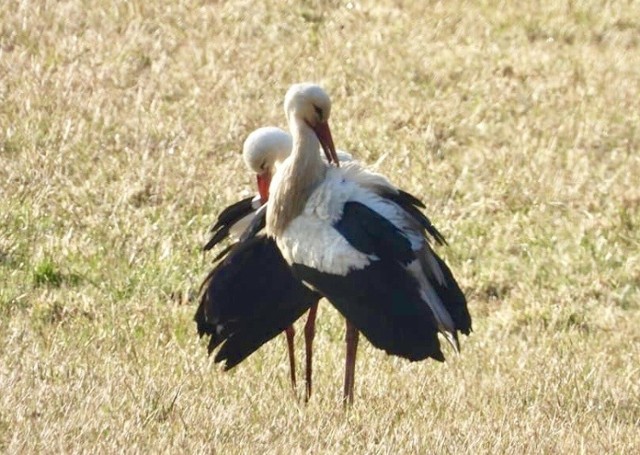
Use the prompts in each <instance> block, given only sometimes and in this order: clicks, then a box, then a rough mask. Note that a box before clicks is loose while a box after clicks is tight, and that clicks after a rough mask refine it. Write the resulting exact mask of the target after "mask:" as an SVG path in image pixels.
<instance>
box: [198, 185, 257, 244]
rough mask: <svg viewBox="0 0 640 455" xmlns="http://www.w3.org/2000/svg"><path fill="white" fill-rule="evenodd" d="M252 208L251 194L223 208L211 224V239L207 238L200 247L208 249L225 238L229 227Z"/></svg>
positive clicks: (250, 211)
mask: <svg viewBox="0 0 640 455" xmlns="http://www.w3.org/2000/svg"><path fill="white" fill-rule="evenodd" d="M254 210H255V207H254V206H253V197H251V196H250V197H247V198H244V199H242V200H240V201H238V202H236V203H234V204H231V205H230V206H229V207H227V208H226V209H224V210H223V211H222V212H221V213H220V215H218V219H217V220H216V222H215V224H214V225H213V226H211V230H210V232H211V239H209V241H208V242H207V243H206V244H205V246H204V247H202V249H203V250H204V251H209V250H210V249H211V248H213V247H214V246H215V245H217V244H218V243H220V242H221V241H222V240H224V239H226V238H227V237H228V236H229V232H230V230H231V228H232V227H233V226H234V225H235V224H236V223H238V222H239V221H240V220H242V219H243V218H244V217H246V216H247V215H249V214H251V213H252V212H253V211H254Z"/></svg>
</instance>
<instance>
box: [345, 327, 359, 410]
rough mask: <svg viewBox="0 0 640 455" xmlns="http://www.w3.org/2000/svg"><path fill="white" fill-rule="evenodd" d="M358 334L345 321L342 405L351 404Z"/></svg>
mask: <svg viewBox="0 0 640 455" xmlns="http://www.w3.org/2000/svg"><path fill="white" fill-rule="evenodd" d="M359 336H360V333H359V332H358V329H356V327H355V326H354V325H353V324H351V323H350V322H349V321H347V335H346V341H347V358H346V361H345V372H344V397H343V400H344V404H345V405H350V404H353V387H354V385H355V375H356V353H357V351H358V337H359Z"/></svg>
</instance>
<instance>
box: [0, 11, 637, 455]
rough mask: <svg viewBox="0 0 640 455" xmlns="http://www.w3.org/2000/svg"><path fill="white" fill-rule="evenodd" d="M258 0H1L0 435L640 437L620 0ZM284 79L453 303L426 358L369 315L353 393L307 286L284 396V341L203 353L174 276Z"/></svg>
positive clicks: (43, 442) (143, 438) (92, 446)
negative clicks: (375, 189)
mask: <svg viewBox="0 0 640 455" xmlns="http://www.w3.org/2000/svg"><path fill="white" fill-rule="evenodd" d="M256 3H258V2H249V1H231V2H207V1H196V0H178V1H161V0H151V1H148V2H106V1H98V2H86V1H81V0H67V1H48V0H43V1H30V0H21V1H18V0H7V1H5V2H2V4H1V5H0V196H1V197H0V283H2V284H1V286H0V321H1V330H0V390H2V393H1V394H0V451H2V452H7V453H16V452H20V453H25V452H60V451H65V452H80V451H87V452H88V451H103V452H115V451H121V450H127V451H132V452H138V451H139V452H151V451H160V450H162V451H182V452H215V453H242V452H247V451H249V450H251V451H253V450H255V449H259V450H262V451H264V452H269V453H271V452H273V453H282V452H295V453H298V452H312V451H313V452H323V453H340V452H361V453H362V452H366V453H411V452H421V453H425V452H429V453H431V452H437V453H444V452H455V453H459V452H469V453H541V452H543V453H557V452H565V453H576V452H577V453H636V452H637V451H638V450H639V449H640V432H639V431H638V428H639V426H640V385H639V384H640V370H639V366H638V365H639V364H638V358H640V332H639V331H638V326H639V325H640V306H639V304H638V301H639V298H640V293H639V288H640V236H639V234H638V233H639V232H640V190H639V187H638V181H640V158H639V155H638V150H639V146H640V137H639V131H638V125H640V109H638V101H637V100H638V99H640V53H639V52H638V47H639V45H640V21H639V20H638V19H636V18H638V17H640V6H639V4H638V3H636V2H622V1H620V2H597V1H589V0H584V1H579V0H572V1H564V2H547V1H542V2H536V3H532V4H524V3H522V2H517V4H515V3H513V4H512V3H508V2H486V1H485V2H461V1H449V2H437V1H433V2H419V1H413V2H410V1H382V2H373V1H371V2H369V1H348V2H347V1H345V2H338V1H331V2H320V1H312V0H306V1H287V2H260V4H256ZM302 80H316V81H319V82H321V83H323V84H324V85H325V87H326V88H327V90H328V91H329V92H330V93H331V95H332V98H333V101H334V109H333V113H332V116H333V117H332V128H333V132H334V138H335V140H336V144H337V146H338V147H340V148H343V149H347V150H350V151H351V152H353V153H354V154H355V155H356V156H357V157H359V158H361V159H362V160H364V161H367V162H370V163H372V162H374V161H375V160H377V159H378V158H380V157H382V156H385V160H384V162H383V163H382V165H381V169H382V171H383V172H385V173H386V174H387V175H388V176H390V177H391V178H392V179H393V180H394V181H396V182H398V183H400V184H401V186H403V187H404V188H405V189H407V190H409V191H411V192H413V193H416V194H419V195H422V196H423V197H424V198H425V200H426V202H427V205H428V208H429V210H428V212H429V214H430V216H431V217H432V219H433V220H434V222H435V223H436V224H437V225H438V226H439V227H440V228H441V230H442V231H443V233H444V234H445V236H446V237H447V238H448V240H449V241H450V243H451V245H452V246H451V247H450V248H448V249H443V250H441V251H442V254H443V255H444V256H446V258H447V260H448V261H449V262H450V264H451V266H452V268H453V270H454V271H455V273H456V275H457V276H458V277H459V280H460V282H461V284H462V285H463V287H464V289H465V291H466V292H467V294H468V296H469V298H470V302H471V303H470V304H471V308H472V311H473V315H474V317H475V333H474V334H473V336H471V337H470V338H469V339H468V340H464V343H463V353H462V355H461V356H459V357H454V356H453V355H451V354H450V353H449V361H448V362H447V363H446V364H444V365H437V364H435V363H434V362H422V363H417V364H411V363H407V362H404V361H401V360H398V359H393V358H389V357H386V356H385V355H384V354H382V353H381V352H378V351H375V350H374V349H372V348H371V346H369V345H368V344H367V343H363V347H362V350H361V352H360V355H359V361H358V366H357V376H356V403H355V406H354V407H353V409H351V410H350V411H349V412H343V411H342V409H341V407H340V406H339V403H340V390H341V381H342V362H343V341H342V338H343V336H344V334H343V326H342V322H341V320H340V318H339V317H338V315H337V314H336V312H335V311H334V310H332V309H331V307H330V306H329V305H326V304H325V305H323V307H322V308H321V313H320V317H319V330H318V331H319V333H318V342H317V348H316V356H317V357H316V359H317V367H316V389H315V395H314V397H313V399H312V401H311V402H310V403H309V404H308V405H304V404H302V403H301V402H298V401H296V400H295V399H293V397H292V394H291V391H290V390H289V385H288V374H287V363H286V361H285V355H286V354H285V349H284V341H283V340H279V339H277V340H274V341H273V342H271V343H270V344H269V345H267V346H265V347H264V348H263V349H261V350H260V351H259V352H258V353H257V354H256V355H254V356H253V357H252V358H250V359H249V360H248V361H247V362H246V363H244V364H242V365H241V366H239V367H238V368H237V369H236V370H235V371H233V372H231V373H229V374H223V373H222V372H221V371H220V370H219V368H218V367H217V366H215V365H214V364H213V363H212V361H211V360H210V359H208V358H207V356H206V351H205V349H204V346H203V344H202V342H200V341H199V340H198V339H197V338H196V336H195V327H194V324H193V323H192V322H191V317H192V314H193V312H194V306H193V304H192V303H190V302H188V298H186V297H187V296H188V295H189V293H190V292H193V290H194V289H195V288H196V286H197V284H198V282H199V280H200V279H201V278H202V277H203V276H204V274H205V273H206V270H207V268H208V267H209V262H208V260H203V258H202V256H201V255H200V253H199V246H200V244H201V241H202V239H203V236H204V233H205V231H206V228H207V227H208V224H209V223H210V222H211V221H212V219H213V217H214V215H215V214H216V213H217V212H218V211H219V210H220V209H221V208H223V207H224V206H225V205H226V204H228V203H229V202H231V201H233V200H236V199H237V197H238V193H239V192H249V191H252V188H251V184H252V181H253V180H252V178H251V176H249V175H248V174H247V173H246V171H245V170H244V168H243V165H242V163H241V160H240V159H239V150H240V146H241V143H242V140H243V139H244V137H245V136H246V135H247V134H248V133H249V132H250V131H251V130H252V129H253V128H255V127H258V126H262V125H266V124H274V125H279V126H284V118H283V114H282V108H281V102H282V97H283V94H284V92H285V90H286V88H287V86H288V85H289V84H291V83H293V82H298V81H302ZM300 344H301V343H300ZM299 348H300V352H299V354H300V356H299V358H300V359H302V357H301V355H302V351H301V350H302V347H301V346H299ZM298 392H299V394H300V392H301V391H298Z"/></svg>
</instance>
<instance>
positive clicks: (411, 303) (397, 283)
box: [292, 201, 444, 361]
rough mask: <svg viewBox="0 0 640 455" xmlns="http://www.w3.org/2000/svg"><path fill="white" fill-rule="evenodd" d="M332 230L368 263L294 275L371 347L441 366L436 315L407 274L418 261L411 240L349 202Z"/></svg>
mask: <svg viewBox="0 0 640 455" xmlns="http://www.w3.org/2000/svg"><path fill="white" fill-rule="evenodd" d="M334 228H335V229H336V230H337V231H338V232H339V233H340V234H341V235H342V236H343V237H344V238H345V239H346V240H347V241H348V242H349V243H350V244H351V246H353V247H354V248H355V249H357V250H358V251H360V252H362V253H365V254H367V255H368V256H369V257H370V258H371V261H370V263H369V264H368V265H367V266H365V267H364V268H360V269H354V270H350V271H349V272H348V273H347V274H346V275H339V274H331V273H327V272H321V271H319V270H317V269H315V268H312V267H308V266H306V265H304V264H296V263H294V264H293V265H292V269H293V271H294V274H295V275H296V276H297V277H298V278H300V279H301V280H302V281H304V282H306V283H309V284H310V285H311V286H313V287H314V288H315V289H317V290H318V291H319V292H320V293H321V294H323V295H324V296H325V297H327V299H329V301H330V302H331V303H332V304H333V305H334V306H335V307H336V308H337V309H338V311H340V313H342V315H343V316H344V317H345V318H347V319H348V320H349V321H350V322H351V323H353V324H354V325H355V326H356V327H357V328H358V330H359V331H360V332H362V333H363V335H364V336H365V337H367V339H368V340H369V341H370V342H371V343H372V344H373V345H374V346H376V347H378V348H380V349H383V350H385V351H386V352H387V353H389V354H393V355H398V356H400V357H404V358H407V359H409V360H422V359H424V358H427V357H432V358H434V359H436V360H440V361H443V360H444V355H443V354H442V351H441V350H440V342H439V340H438V336H437V333H438V328H437V323H436V320H435V318H434V315H433V313H432V312H431V310H430V309H429V306H428V305H427V304H426V303H425V302H424V301H423V300H422V299H421V297H420V292H419V285H418V283H417V282H416V280H415V279H414V278H413V277H412V276H411V275H410V274H409V273H408V272H407V270H406V269H405V265H407V264H408V263H410V262H412V261H414V260H415V259H416V258H415V253H414V252H413V250H412V249H411V243H410V241H409V240H408V239H407V238H406V237H405V236H404V235H403V234H402V233H401V232H400V231H399V230H398V229H397V228H396V227H395V226H394V225H393V224H392V223H391V222H389V221H388V220H387V219H386V218H384V217H383V216H381V215H379V214H378V213H377V212H375V211H374V210H372V209H370V208H368V207H367V206H365V205H363V204H361V203H358V202H353V201H350V202H347V203H346V204H345V205H344V208H343V213H342V218H341V219H340V220H339V221H338V222H337V223H335V224H334Z"/></svg>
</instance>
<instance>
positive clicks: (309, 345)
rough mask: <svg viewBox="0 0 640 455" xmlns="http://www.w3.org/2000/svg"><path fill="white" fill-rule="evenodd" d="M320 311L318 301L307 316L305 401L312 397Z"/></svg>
mask: <svg viewBox="0 0 640 455" xmlns="http://www.w3.org/2000/svg"><path fill="white" fill-rule="evenodd" d="M317 313H318V303H317V302H316V303H315V304H313V305H312V306H311V308H310V309H309V316H307V323H306V324H305V326H304V341H305V353H306V355H307V359H306V361H307V371H306V376H305V380H306V383H307V394H306V395H305V401H309V398H311V376H312V372H313V368H312V363H313V362H312V358H313V338H314V337H315V336H316V315H317Z"/></svg>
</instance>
